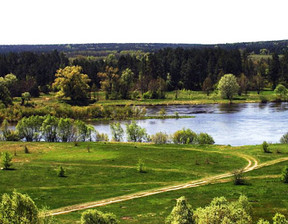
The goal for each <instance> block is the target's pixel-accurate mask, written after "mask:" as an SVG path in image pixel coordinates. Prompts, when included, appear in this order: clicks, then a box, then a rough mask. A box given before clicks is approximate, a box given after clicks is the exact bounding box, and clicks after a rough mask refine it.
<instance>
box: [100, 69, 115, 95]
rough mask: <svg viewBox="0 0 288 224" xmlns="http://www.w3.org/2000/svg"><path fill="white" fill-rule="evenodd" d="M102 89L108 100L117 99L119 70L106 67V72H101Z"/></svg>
mask: <svg viewBox="0 0 288 224" xmlns="http://www.w3.org/2000/svg"><path fill="white" fill-rule="evenodd" d="M97 76H98V77H99V78H100V79H101V81H100V84H101V89H102V90H103V91H105V96H106V99H116V98H117V95H118V89H119V78H120V76H119V75H118V68H113V67H109V66H106V68H105V72H99V73H98V74H97Z"/></svg>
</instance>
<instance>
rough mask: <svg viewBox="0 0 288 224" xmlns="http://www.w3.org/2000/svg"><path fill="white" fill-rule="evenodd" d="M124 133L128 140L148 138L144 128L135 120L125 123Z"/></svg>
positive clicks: (144, 139)
mask: <svg viewBox="0 0 288 224" xmlns="http://www.w3.org/2000/svg"><path fill="white" fill-rule="evenodd" d="M126 134H127V139H128V141H129V142H142V141H146V140H147V139H148V135H147V132H146V129H145V128H141V127H140V126H139V125H137V124H136V122H135V121H132V122H131V124H126Z"/></svg>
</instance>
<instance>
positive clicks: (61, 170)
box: [57, 166, 66, 177]
mask: <svg viewBox="0 0 288 224" xmlns="http://www.w3.org/2000/svg"><path fill="white" fill-rule="evenodd" d="M57 176H58V177H66V171H65V169H64V168H63V167H62V166H59V167H58V169H57Z"/></svg>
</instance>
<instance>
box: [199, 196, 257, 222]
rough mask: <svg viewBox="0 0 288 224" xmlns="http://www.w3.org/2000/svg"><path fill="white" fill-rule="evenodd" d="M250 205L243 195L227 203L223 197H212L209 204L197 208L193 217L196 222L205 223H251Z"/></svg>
mask: <svg viewBox="0 0 288 224" xmlns="http://www.w3.org/2000/svg"><path fill="white" fill-rule="evenodd" d="M250 211H251V206H250V204H249V202H248V199H247V198H246V197H245V196H240V197H239V199H238V201H236V202H231V203H229V202H228V201H227V200H226V198H225V197H220V198H214V199H213V200H212V202H211V203H210V205H208V206H206V207H205V208H198V209H197V210H196V211H195V213H194V217H195V220H196V223H197V224H207V223H245V224H250V223H252V219H251V216H250Z"/></svg>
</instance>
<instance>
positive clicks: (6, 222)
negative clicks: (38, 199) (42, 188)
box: [0, 191, 39, 224]
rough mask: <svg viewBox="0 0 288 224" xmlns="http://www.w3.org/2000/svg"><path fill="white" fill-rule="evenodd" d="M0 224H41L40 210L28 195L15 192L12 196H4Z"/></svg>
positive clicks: (0, 205) (0, 209)
mask: <svg viewBox="0 0 288 224" xmlns="http://www.w3.org/2000/svg"><path fill="white" fill-rule="evenodd" d="M0 223H1V224H11V223H15V224H16V223H17V224H18V223H19V224H20V223H21V224H39V217H38V209H37V207H36V205H35V204H34V202H33V201H32V199H31V198H30V197H29V196H28V195H24V194H21V193H18V192H16V191H14V192H13V193H12V195H11V196H9V195H8V194H3V195H2V201H1V204H0Z"/></svg>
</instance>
